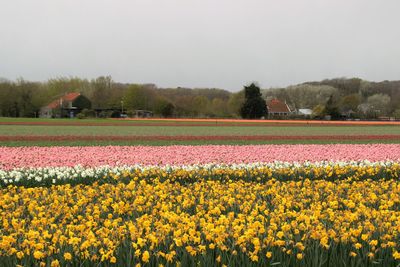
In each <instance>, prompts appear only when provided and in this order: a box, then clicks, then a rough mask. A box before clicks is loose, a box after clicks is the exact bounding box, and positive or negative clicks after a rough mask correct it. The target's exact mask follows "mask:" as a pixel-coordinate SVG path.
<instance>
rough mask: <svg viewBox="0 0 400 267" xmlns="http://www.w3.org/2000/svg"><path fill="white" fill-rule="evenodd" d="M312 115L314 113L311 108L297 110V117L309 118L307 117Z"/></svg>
mask: <svg viewBox="0 0 400 267" xmlns="http://www.w3.org/2000/svg"><path fill="white" fill-rule="evenodd" d="M312 113H313V111H312V109H309V108H299V109H298V110H297V115H300V116H305V117H307V116H311V115H312Z"/></svg>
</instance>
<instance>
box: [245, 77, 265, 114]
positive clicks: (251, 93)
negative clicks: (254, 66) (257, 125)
mask: <svg viewBox="0 0 400 267" xmlns="http://www.w3.org/2000/svg"><path fill="white" fill-rule="evenodd" d="M244 94H245V101H244V103H243V105H242V107H241V109H240V115H241V116H242V118H245V119H258V118H261V117H262V116H266V115H267V113H268V110H267V104H266V103H265V100H264V99H263V98H262V96H261V93H260V88H259V87H258V86H257V85H255V84H254V83H252V84H250V85H249V86H245V87H244Z"/></svg>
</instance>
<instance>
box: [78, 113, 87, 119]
mask: <svg viewBox="0 0 400 267" xmlns="http://www.w3.org/2000/svg"><path fill="white" fill-rule="evenodd" d="M76 118H78V119H80V120H81V119H84V118H85V114H83V113H78V114H77V115H76Z"/></svg>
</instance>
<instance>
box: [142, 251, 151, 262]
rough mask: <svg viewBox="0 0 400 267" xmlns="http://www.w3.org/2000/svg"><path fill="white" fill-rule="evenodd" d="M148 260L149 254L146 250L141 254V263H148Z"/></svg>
mask: <svg viewBox="0 0 400 267" xmlns="http://www.w3.org/2000/svg"><path fill="white" fill-rule="evenodd" d="M149 259H150V254H149V252H148V251H147V250H146V251H145V252H143V254H142V261H144V262H149Z"/></svg>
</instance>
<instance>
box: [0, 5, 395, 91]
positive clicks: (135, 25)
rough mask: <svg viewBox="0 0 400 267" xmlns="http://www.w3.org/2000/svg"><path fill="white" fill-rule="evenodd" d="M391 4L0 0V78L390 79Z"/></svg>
mask: <svg viewBox="0 0 400 267" xmlns="http://www.w3.org/2000/svg"><path fill="white" fill-rule="evenodd" d="M399 11H400V1H399V0H380V1H379V0H331V1H325V0H274V1H272V0H260V1H257V0H108V1H104V0H80V1H77V0H35V1H32V0H25V1H23V0H0V77H4V78H8V79H12V80H13V79H16V78H18V77H23V78H25V79H28V80H35V81H45V80H47V79H49V78H55V77H60V76H79V77H82V78H95V77H97V76H100V75H111V76H112V77H113V79H114V80H115V81H120V82H133V83H155V84H157V85H158V86H160V87H177V86H187V87H218V88H225V89H228V90H231V91H236V90H239V89H241V87H242V86H243V85H244V84H246V83H249V82H252V81H258V82H259V84H260V85H261V86H262V87H264V88H267V87H273V86H287V85H290V84H295V83H299V82H304V81H309V80H321V79H324V78H334V77H343V76H346V77H353V76H357V77H360V78H364V79H368V80H376V81H380V80H394V79H400V15H399Z"/></svg>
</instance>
